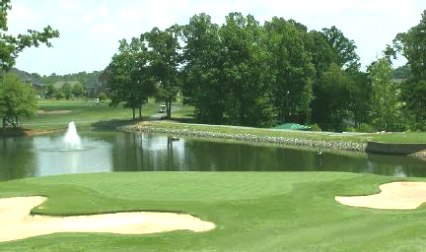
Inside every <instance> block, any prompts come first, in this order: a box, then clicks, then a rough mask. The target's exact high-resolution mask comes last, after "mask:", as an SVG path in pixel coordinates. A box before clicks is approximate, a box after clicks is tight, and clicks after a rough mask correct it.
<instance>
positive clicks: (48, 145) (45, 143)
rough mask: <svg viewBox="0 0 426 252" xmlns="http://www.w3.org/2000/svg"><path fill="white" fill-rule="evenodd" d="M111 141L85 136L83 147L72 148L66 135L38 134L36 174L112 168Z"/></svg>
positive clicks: (35, 144) (35, 147)
mask: <svg viewBox="0 0 426 252" xmlns="http://www.w3.org/2000/svg"><path fill="white" fill-rule="evenodd" d="M111 148H112V145H111V143H108V142H105V141H102V140H96V139H91V138H82V139H81V147H80V148H78V149H72V148H68V146H66V145H64V142H63V138H62V136H56V137H51V136H47V137H46V136H45V137H35V138H34V140H33V150H34V152H35V153H37V155H36V164H37V165H36V167H37V173H36V176H48V175H57V174H71V173H88V172H108V171H112V170H113V169H112V167H113V166H112V158H111V154H110V153H111Z"/></svg>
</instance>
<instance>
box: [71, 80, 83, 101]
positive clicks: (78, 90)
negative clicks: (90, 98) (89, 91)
mask: <svg viewBox="0 0 426 252" xmlns="http://www.w3.org/2000/svg"><path fill="white" fill-rule="evenodd" d="M71 91H72V95H73V96H74V97H75V98H77V99H78V98H80V97H81V96H83V95H84V94H85V93H86V90H85V88H84V85H83V84H82V83H80V82H78V83H76V84H74V85H73V86H72V90H71Z"/></svg>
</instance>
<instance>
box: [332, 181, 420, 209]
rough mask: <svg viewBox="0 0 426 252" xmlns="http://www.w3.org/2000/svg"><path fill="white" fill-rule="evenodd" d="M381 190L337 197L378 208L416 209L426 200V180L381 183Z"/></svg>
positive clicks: (342, 201) (362, 205) (351, 202)
mask: <svg viewBox="0 0 426 252" xmlns="http://www.w3.org/2000/svg"><path fill="white" fill-rule="evenodd" d="M380 190H381V192H380V193H378V194H374V195H368V196H354V197H341V196H336V197H335V199H336V200H337V201H338V202H340V203H342V204H344V205H348V206H354V207H367V208H377V209H416V208H417V207H419V206H420V205H421V204H423V203H425V202H426V182H393V183H388V184H383V185H381V186H380Z"/></svg>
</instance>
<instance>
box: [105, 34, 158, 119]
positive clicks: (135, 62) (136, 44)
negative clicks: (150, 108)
mask: <svg viewBox="0 0 426 252" xmlns="http://www.w3.org/2000/svg"><path fill="white" fill-rule="evenodd" d="M146 43H147V42H146V40H145V38H144V37H143V36H141V37H140V38H132V40H131V42H130V43H128V42H127V41H126V40H125V39H123V40H121V41H120V47H119V52H118V53H117V54H115V55H114V56H113V58H112V61H111V63H110V64H109V66H108V67H107V69H106V70H105V71H106V72H107V75H108V84H109V88H110V98H111V105H113V106H116V105H118V104H119V103H120V102H124V107H125V108H131V109H132V112H133V119H135V118H136V115H135V110H136V109H139V118H142V105H143V104H145V103H146V102H147V101H148V97H150V96H152V95H153V94H154V91H155V80H154V78H153V77H152V74H151V69H150V68H151V66H150V63H149V62H150V61H149V60H150V53H149V52H148V49H147V47H146Z"/></svg>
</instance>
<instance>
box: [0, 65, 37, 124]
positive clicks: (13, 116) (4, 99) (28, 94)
mask: <svg viewBox="0 0 426 252" xmlns="http://www.w3.org/2000/svg"><path fill="white" fill-rule="evenodd" d="M36 108H37V100H36V97H35V92H34V90H33V88H32V87H31V85H28V84H25V83H22V82H20V81H19V79H18V77H17V76H15V75H11V74H8V75H6V76H5V77H4V80H3V84H1V86H0V117H2V118H3V129H4V128H5V126H6V124H10V125H12V126H14V127H18V126H19V121H20V120H21V119H23V118H29V117H31V116H33V115H34V114H35V112H36Z"/></svg>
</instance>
